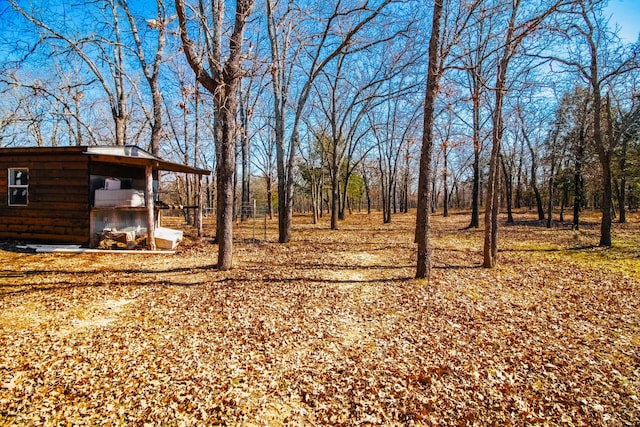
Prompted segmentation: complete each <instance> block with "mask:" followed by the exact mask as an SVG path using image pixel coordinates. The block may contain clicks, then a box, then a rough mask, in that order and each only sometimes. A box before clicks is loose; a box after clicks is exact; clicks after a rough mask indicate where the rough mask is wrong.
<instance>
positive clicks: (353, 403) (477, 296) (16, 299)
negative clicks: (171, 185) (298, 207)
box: [0, 213, 640, 426]
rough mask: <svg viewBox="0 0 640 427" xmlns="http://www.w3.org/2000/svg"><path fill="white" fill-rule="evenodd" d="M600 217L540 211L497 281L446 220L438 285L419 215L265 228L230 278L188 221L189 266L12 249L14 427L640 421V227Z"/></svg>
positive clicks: (5, 310)
mask: <svg viewBox="0 0 640 427" xmlns="http://www.w3.org/2000/svg"><path fill="white" fill-rule="evenodd" d="M587 220H588V221H589V222H587V223H586V224H585V225H584V226H583V227H581V229H580V230H573V229H571V228H570V227H568V226H566V225H563V224H556V225H555V227H554V228H553V229H551V230H549V229H546V228H545V227H544V226H543V225H542V224H540V223H539V222H537V221H535V220H533V219H532V217H531V216H530V215H529V214H526V213H520V214H519V215H517V216H516V224H514V225H503V226H502V227H501V229H500V234H499V239H500V254H499V265H498V267H497V268H495V269H491V270H487V269H483V268H481V266H480V263H481V261H482V252H481V247H482V230H468V229H465V226H466V225H467V223H468V221H469V216H468V213H464V214H462V213H460V214H456V215H452V216H450V217H448V218H443V217H442V216H439V215H436V216H435V217H433V229H434V233H433V240H434V264H435V268H434V272H433V276H432V278H431V280H430V281H426V280H415V279H413V274H414V263H415V260H414V258H415V245H414V244H413V234H412V229H413V227H414V223H415V217H414V216H413V215H411V214H408V215H396V216H394V217H393V220H392V223H391V224H382V215H381V214H380V213H374V214H372V215H366V214H361V213H358V214H354V215H352V216H349V217H348V219H347V220H346V221H344V222H342V223H341V224H340V230H338V231H331V230H328V225H327V224H328V223H327V221H326V219H324V220H323V221H321V223H320V224H318V225H313V224H311V223H310V220H309V218H308V216H297V217H296V218H295V219H294V233H293V241H292V242H291V243H288V244H277V243H275V241H276V239H277V233H276V227H277V221H276V220H275V219H274V220H269V221H266V231H265V221H264V219H259V220H256V221H253V220H249V221H247V222H245V223H242V224H238V226H237V229H236V244H235V255H234V268H233V269H232V270H230V271H226V272H220V271H217V270H216V268H215V263H216V251H217V249H216V246H215V245H213V244H212V242H211V239H210V237H208V238H205V239H204V240H203V241H196V240H195V238H194V232H193V230H192V229H190V228H188V227H186V226H184V224H183V222H182V220H181V219H180V218H167V219H166V221H165V225H168V226H171V227H184V229H185V232H186V235H187V238H186V240H185V242H183V244H181V245H180V247H179V248H178V251H177V253H176V254H175V255H149V254H128V255H124V254H118V253H100V254H40V253H38V254H36V253H30V252H28V251H21V250H16V248H15V244H14V243H12V242H3V243H2V245H1V246H0V247H1V248H2V250H0V425H50V426H54V425H55V426H59V425H60V426H64V425H105V426H125V425H140V426H154V425H155V426H172V425H176V426H182V425H242V426H282V425H291V426H296V425H310V426H312V425H332V426H333V425H345V426H351V425H398V426H400V425H417V426H427V425H469V426H473V425H478V426H483V425H566V426H572V425H575V426H583V425H593V426H598V425H602V426H605V425H606V426H633V425H640V402H639V401H638V399H639V396H640V218H639V217H638V216H637V215H635V216H634V215H632V216H631V221H630V223H629V224H623V225H620V224H615V225H614V233H613V235H614V247H613V248H608V249H603V248H597V247H594V245H595V244H597V242H598V224H597V220H598V217H597V216H593V217H587ZM212 229H213V228H212V226H211V224H207V229H206V230H207V233H209V232H210V230H212ZM265 234H266V239H265Z"/></svg>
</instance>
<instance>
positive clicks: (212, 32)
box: [176, 0, 255, 270]
mask: <svg viewBox="0 0 640 427" xmlns="http://www.w3.org/2000/svg"><path fill="white" fill-rule="evenodd" d="M254 2H255V1H254V0H238V1H237V2H236V9H235V13H234V18H235V20H234V23H233V27H232V28H233V29H232V32H231V34H229V36H228V41H229V47H228V49H229V52H228V56H227V58H226V60H224V59H223V55H222V39H223V27H224V24H225V23H224V17H225V14H224V12H225V2H224V1H213V2H212V3H211V7H212V9H211V10H210V11H207V13H198V14H196V16H195V17H191V18H190V17H188V16H187V13H186V10H185V2H184V0H177V1H176V13H177V15H178V22H179V25H180V38H181V40H182V46H183V50H184V53H185V56H186V58H187V62H188V63H189V65H190V66H191V68H192V69H193V71H194V73H195V74H196V78H197V79H198V81H199V82H200V84H202V86H203V87H204V88H205V89H207V90H208V91H209V92H210V93H211V95H212V97H213V103H214V111H215V124H214V126H215V137H216V138H217V140H218V146H219V149H220V153H219V156H218V159H217V165H218V167H217V183H218V201H217V215H216V219H217V223H216V224H217V239H218V268H219V269H220V270H228V269H230V268H231V265H232V260H233V206H234V203H233V201H234V197H233V196H234V191H233V190H234V185H233V184H234V182H233V179H234V173H235V146H236V144H235V143H236V137H237V113H238V98H237V90H238V85H239V82H240V80H241V79H242V76H243V71H242V67H241V64H242V46H243V42H244V29H245V25H246V23H247V19H248V18H249V15H250V13H251V10H252V8H253V5H254ZM200 6H201V7H202V3H200ZM188 22H194V23H195V25H196V26H197V28H198V29H199V31H202V34H203V35H204V38H205V45H206V46H207V51H206V52H205V57H204V58H203V57H201V56H199V55H198V54H197V51H196V46H195V43H194V41H193V39H192V38H191V33H190V32H189V29H188Z"/></svg>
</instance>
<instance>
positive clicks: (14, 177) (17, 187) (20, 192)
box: [8, 168, 29, 206]
mask: <svg viewBox="0 0 640 427" xmlns="http://www.w3.org/2000/svg"><path fill="white" fill-rule="evenodd" d="M8 190H9V206H26V205H27V204H28V202H29V169H25V168H10V169H9V189H8Z"/></svg>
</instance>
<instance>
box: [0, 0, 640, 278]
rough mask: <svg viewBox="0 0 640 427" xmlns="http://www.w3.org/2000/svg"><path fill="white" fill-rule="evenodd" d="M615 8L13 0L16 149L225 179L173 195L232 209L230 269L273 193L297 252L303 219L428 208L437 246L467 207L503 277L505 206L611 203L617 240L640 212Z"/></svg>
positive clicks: (605, 213)
mask: <svg viewBox="0 0 640 427" xmlns="http://www.w3.org/2000/svg"><path fill="white" fill-rule="evenodd" d="M432 6H433V7H432ZM605 6H606V1H597V0H535V1H527V2H524V1H521V0H489V1H480V0H435V1H434V2H433V4H431V5H430V6H429V7H425V6H424V2H417V1H406V0H374V1H362V0H335V1H328V2H307V1H299V0H264V1H255V0H237V1H235V2H227V1H217V0H216V1H212V2H203V1H200V0H198V1H195V0H176V1H169V0H155V1H153V0H149V1H146V2H132V1H127V0H100V1H97V2H96V1H90V2H89V1H87V2H83V1H80V2H77V1H76V2H68V1H66V0H64V1H61V2H53V3H51V2H47V3H43V2H18V1H16V0H9V1H8V3H5V5H3V6H0V8H2V9H0V19H2V20H3V22H5V23H6V24H5V26H4V27H3V29H2V32H0V38H1V39H0V42H1V43H0V46H2V47H0V57H2V58H4V59H3V60H2V63H1V64H0V93H2V98H3V102H2V103H1V104H0V146H1V147H12V146H62V145H98V144H114V145H123V144H135V145H138V146H140V147H141V148H145V149H147V150H149V151H151V152H152V153H155V154H157V155H159V156H162V157H164V158H167V159H170V160H174V161H179V162H182V163H186V164H190V165H193V166H198V167H207V168H211V169H213V170H215V171H216V173H215V176H214V177H213V178H212V179H211V180H210V181H208V182H205V183H204V185H203V186H202V187H200V185H199V183H198V182H195V181H190V178H188V177H177V178H176V179H175V180H174V181H172V186H173V187H174V188H172V190H173V191H174V194H175V195H176V196H175V197H178V198H180V200H179V201H180V202H181V203H183V204H192V203H194V201H195V200H196V199H197V198H198V197H200V198H201V199H202V200H204V201H205V203H207V205H208V206H214V205H215V206H216V207H217V208H216V210H217V227H218V228H217V238H218V243H219V244H220V245H222V246H221V250H220V251H219V258H218V265H219V267H220V268H229V267H230V265H231V260H232V253H233V252H232V249H233V242H232V228H233V225H232V219H233V218H234V217H235V216H238V215H239V216H240V217H241V219H242V218H243V217H244V216H245V214H243V212H244V211H243V210H242V209H241V206H243V205H244V206H247V205H251V204H252V203H253V201H254V200H260V202H261V203H262V204H264V205H265V206H267V207H268V215H269V216H271V217H273V216H274V215H275V214H277V216H278V228H279V233H278V234H279V236H278V240H279V241H280V242H287V241H289V240H290V239H291V238H292V215H293V212H294V210H297V211H306V212H309V215H313V218H314V220H315V221H318V220H319V219H320V218H321V217H323V216H325V215H326V216H327V217H328V218H329V223H330V227H331V228H333V229H337V228H339V226H340V221H341V220H342V219H344V218H345V216H346V215H349V213H350V212H353V211H354V210H358V211H367V212H370V213H372V214H375V215H380V217H381V221H383V222H385V223H388V222H391V221H392V219H393V216H394V215H396V214H399V213H402V212H407V211H408V210H409V209H413V208H417V210H418V224H417V227H416V237H417V239H416V240H417V241H419V240H421V239H425V238H427V239H428V232H427V233H425V230H428V218H429V215H432V214H434V213H436V212H437V213H439V214H440V213H441V214H443V215H445V216H446V215H448V214H449V212H450V210H451V209H452V208H456V209H467V210H469V212H470V216H469V227H471V228H477V227H481V226H483V227H484V229H485V259H484V264H485V266H487V267H491V266H493V265H494V264H495V262H496V255H497V247H498V243H497V227H498V218H499V216H500V215H501V214H500V213H501V212H504V214H505V218H506V220H507V221H514V210H515V209H520V208H523V207H526V208H529V209H535V211H536V212H537V214H538V216H539V219H540V220H541V221H545V224H546V225H547V226H549V227H551V226H553V221H565V222H571V223H572V225H573V227H575V228H579V227H580V213H581V211H582V210H583V209H585V208H597V209H600V210H601V211H602V224H601V239H600V242H599V243H600V244H601V245H604V246H608V245H611V244H612V235H611V223H612V222H613V221H614V220H618V221H621V222H624V221H625V220H626V217H627V212H628V211H629V210H633V209H637V206H638V203H639V202H640V171H639V170H638V168H639V167H640V166H639V165H640V161H639V160H640V146H639V142H638V141H639V138H638V132H639V129H638V127H639V120H638V119H639V117H638V115H639V114H640V113H639V110H638V107H639V104H640V98H639V96H640V95H639V93H640V92H639V87H638V83H639V76H640V74H639V73H638V49H639V45H638V42H637V41H636V42H635V43H625V42H623V41H622V40H620V39H619V38H618V36H617V33H616V29H615V28H613V27H612V25H611V24H610V23H609V22H608V17H607V15H606V13H605V9H604V8H605ZM434 12H435V13H434ZM483 214H484V215H483ZM482 219H484V221H485V222H484V224H482V223H481V221H482ZM421 230H422V231H421ZM418 237H420V238H418ZM418 244H419V245H420V243H419V242H418ZM423 246H424V248H423V252H424V253H423V255H424V257H423V258H424V260H427V259H428V257H429V253H430V249H429V245H428V244H427V245H423ZM428 270H429V268H428V265H426V264H425V271H424V272H422V273H419V274H418V276H423V277H426V276H428Z"/></svg>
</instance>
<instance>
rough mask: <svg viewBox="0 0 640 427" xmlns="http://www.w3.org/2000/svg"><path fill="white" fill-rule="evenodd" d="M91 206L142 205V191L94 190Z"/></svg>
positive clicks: (134, 206) (119, 206)
mask: <svg viewBox="0 0 640 427" xmlns="http://www.w3.org/2000/svg"><path fill="white" fill-rule="evenodd" d="M93 206H95V207H97V208H106V207H117V208H122V207H127V208H137V207H142V206H144V191H141V190H133V189H132V190H104V189H100V190H96V192H95V198H94V202H93Z"/></svg>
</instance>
